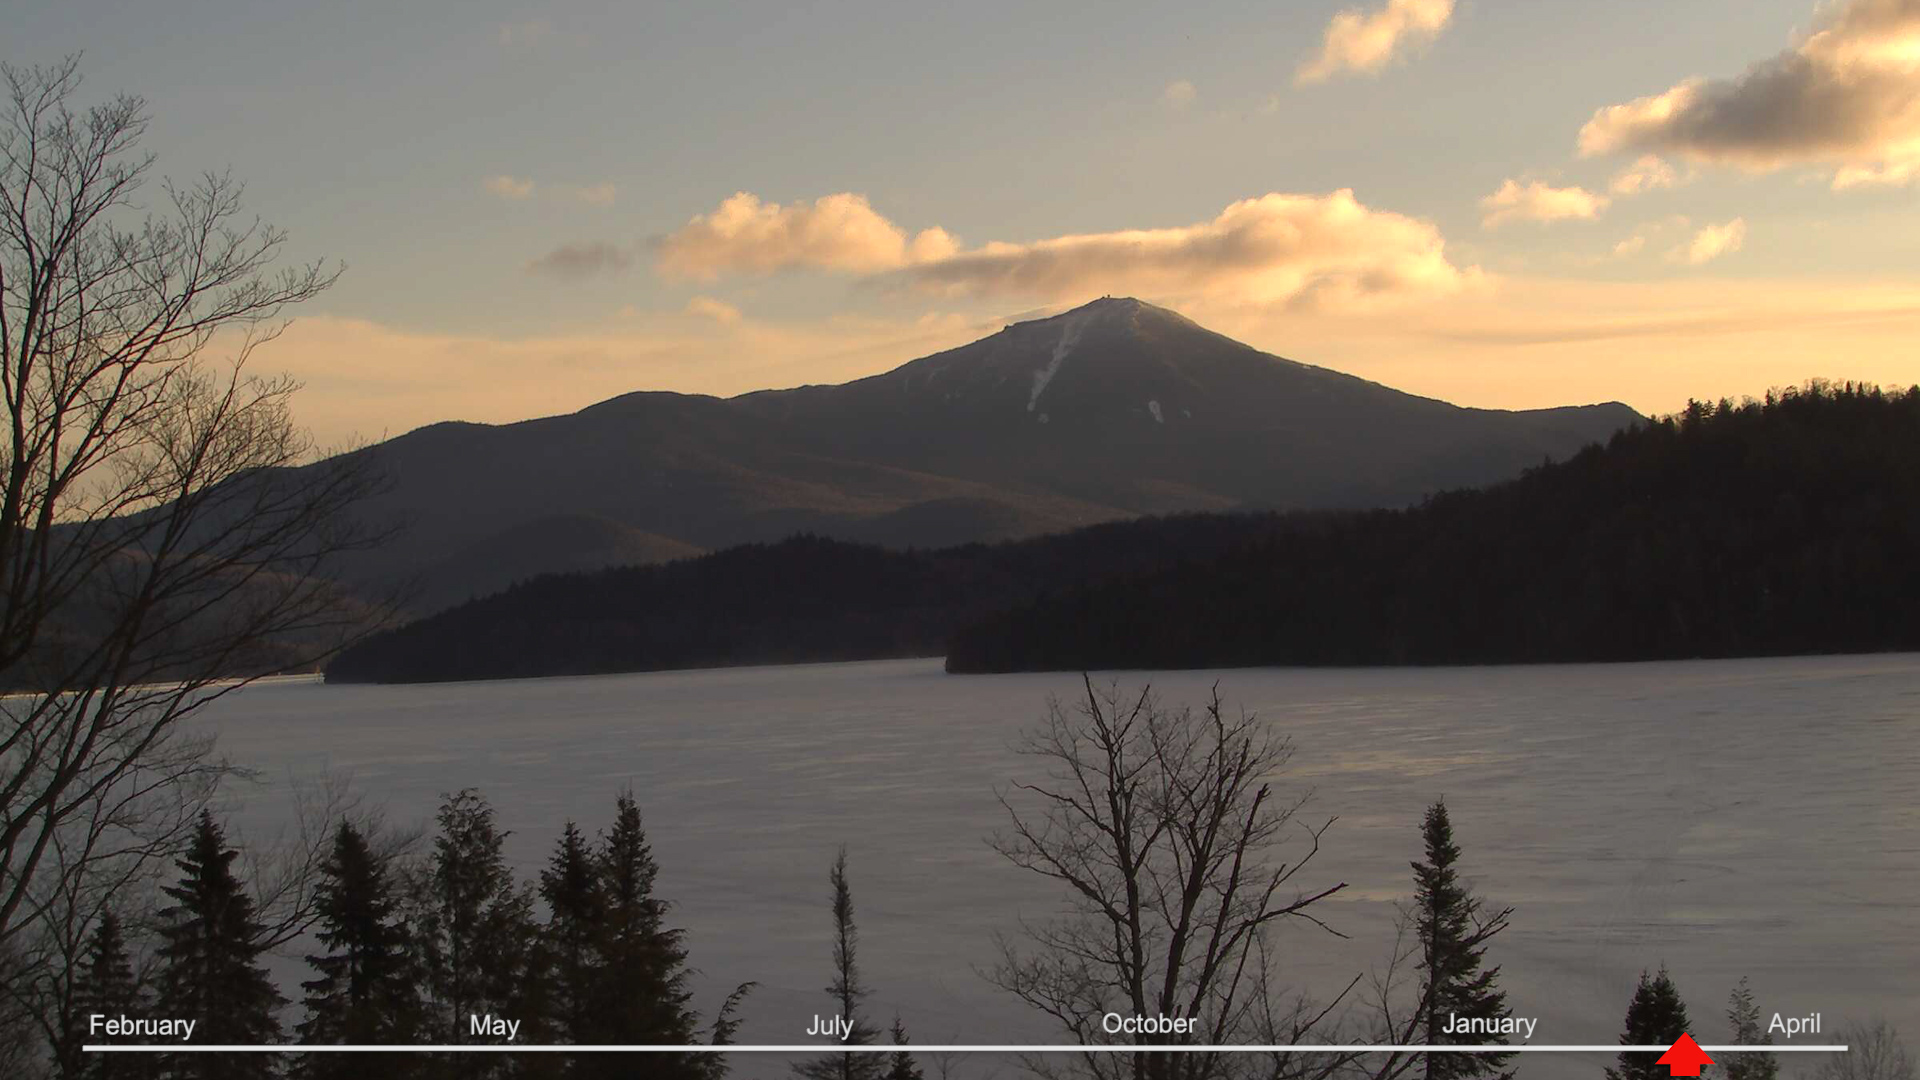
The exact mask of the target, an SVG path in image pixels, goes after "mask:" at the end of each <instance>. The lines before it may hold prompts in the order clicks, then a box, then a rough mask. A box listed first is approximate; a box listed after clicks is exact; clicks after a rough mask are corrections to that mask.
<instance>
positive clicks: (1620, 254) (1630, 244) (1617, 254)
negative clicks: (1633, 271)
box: [1613, 233, 1647, 259]
mask: <svg viewBox="0 0 1920 1080" xmlns="http://www.w3.org/2000/svg"><path fill="white" fill-rule="evenodd" d="M1646 246H1647V238H1646V237H1645V236H1643V235H1641V234H1639V233H1635V234H1633V235H1632V236H1629V237H1627V238H1626V239H1625V240H1622V241H1620V242H1619V243H1617V244H1615V245H1613V257H1614V258H1616V259H1625V258H1628V257H1630V256H1633V255H1638V254H1640V250H1641V249H1642V248H1644V247H1646Z"/></svg>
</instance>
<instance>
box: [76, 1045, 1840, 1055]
mask: <svg viewBox="0 0 1920 1080" xmlns="http://www.w3.org/2000/svg"><path fill="white" fill-rule="evenodd" d="M80 1049H81V1050H83V1051H85V1052H87V1053H90V1054H91V1053H108V1054H158V1053H167V1054H180V1053H187V1054H427V1053H433V1054H444V1053H456V1054H608V1053H619V1054H818V1053H822V1052H833V1053H848V1054H891V1053H894V1052H895V1051H899V1050H905V1051H907V1052H908V1053H911V1054H961V1053H971V1054H1083V1053H1093V1054H1133V1053H1172V1054H1207V1053H1213V1054H1280V1053H1285V1054H1394V1053H1399V1054H1409V1053H1416V1054H1417V1053H1447V1054H1509V1053H1520V1054H1617V1053H1620V1052H1621V1051H1632V1052H1635V1053H1649V1054H1658V1053H1665V1052H1666V1051H1667V1050H1668V1049H1670V1047H1666V1046H1621V1045H1619V1044H1618V1043H1593V1044H1590V1045H1578V1046H1536V1045H1533V1044H1530V1043H1520V1044H1518V1045H1515V1046H1505V1045H1498V1044H1495V1045H1474V1046H1451V1045H1437V1046H1436V1045H1420V1046H1411V1045H1410V1046H1381V1045H1379V1044H1377V1043H1369V1044H1354V1045H1347V1046H1329V1045H1327V1044H1325V1043H1313V1044H1307V1045H1302V1044H1297V1043H1296V1044H1271V1045H1253V1044H1246V1043H1236V1044H1231V1045H1226V1046H1189V1045H1149V1046H1135V1045H1133V1044H1131V1043H1127V1044H1105V1045H1097V1046H1080V1045H1075V1044H1063V1045H1051V1046H1049V1045H1039V1046H1035V1045H1023V1044H1018V1043H1014V1044H1008V1045H1005V1046H976V1045H945V1046H940V1045H933V1044H923V1043H910V1044H908V1045H905V1046H895V1045H890V1044H889V1045H881V1046H836V1045H833V1044H831V1043H796V1044H793V1045H785V1046H708V1045H706V1044H698V1045H693V1046H653V1045H641V1046H620V1045H567V1046H555V1045H546V1044H543V1045H539V1046H531V1045H529V1046H516V1045H513V1044H511V1043H504V1044H503V1043H481V1044H455V1045H444V1044H443V1045H437V1046H422V1045H419V1044H413V1043H409V1044H406V1045H402V1046H381V1045H372V1044H362V1045H340V1044H338V1043H252V1044H231V1045H211V1044H195V1043H182V1044H179V1045H166V1044H160V1045H142V1046H131V1045H125V1044H121V1045H115V1044H88V1045H86V1046H82V1047H81V1048H80ZM1700 1049H1702V1050H1705V1051H1706V1052H1708V1053H1710V1054H1717V1053H1744V1054H1796V1053H1842V1052H1845V1051H1846V1049H1847V1047H1846V1045H1845V1044H1836V1045H1831V1046H1703V1047H1701V1048H1700Z"/></svg>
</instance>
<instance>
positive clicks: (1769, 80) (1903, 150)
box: [1579, 0, 1920, 188]
mask: <svg viewBox="0 0 1920 1080" xmlns="http://www.w3.org/2000/svg"><path fill="white" fill-rule="evenodd" d="M1579 145H1580V152H1581V153H1582V154H1585V155H1596V154H1611V153H1619V152H1623V151H1626V152H1632V151H1654V152H1665V153H1671V154H1677V155H1680V156H1682V157H1686V158H1690V159H1692V160H1695V161H1703V162H1712V163H1717V164H1723V165H1732V166H1735V167H1738V168H1742V169H1746V170H1749V171H1754V172H1769V171H1772V170H1775V169H1781V168H1786V167H1788V166H1794V165H1807V164H1815V165H1823V166H1827V167H1829V168H1831V169H1832V170H1833V185H1834V186H1835V187H1836V188H1843V187H1852V186H1857V185H1860V184H1868V183H1906V182H1909V181H1911V180H1913V179H1914V178H1915V177H1916V176H1920V0H1848V2H1845V3H1841V4H1838V5H1834V6H1829V7H1826V8H1824V9H1823V11H1822V14H1821V16H1820V17H1819V19H1818V22H1817V29H1816V30H1815V31H1814V32H1813V33H1812V34H1809V35H1807V37H1806V38H1805V39H1804V40H1802V41H1801V42H1800V43H1799V44H1798V45H1796V46H1794V47H1793V48H1791V49H1788V50H1787V51H1785V52H1782V53H1779V54H1777V55H1775V56H1773V57H1772V58H1770V59H1767V60H1763V61H1760V62H1758V63H1755V64H1753V65H1751V66H1750V67H1748V68H1747V70H1746V71H1744V72H1742V73H1741V74H1740V75H1738V76H1736V77H1734V78H1731V79H1703V78H1692V79H1687V80H1684V81H1682V82H1679V83H1676V84H1674V85H1673V86H1672V87H1670V88H1668V89H1667V90H1665V91H1663V92H1661V93H1659V94H1653V95H1650V96H1648V97H1642V98H1636V99H1634V100H1633V101H1629V102H1625V103H1623V104H1619V105H1610V106H1607V107H1606V108H1603V109H1600V110H1599V111H1597V112H1595V113H1594V114H1593V117H1592V119H1590V120H1588V121H1587V123H1586V125H1585V126H1583V127H1582V128H1581V129H1580V140H1579Z"/></svg>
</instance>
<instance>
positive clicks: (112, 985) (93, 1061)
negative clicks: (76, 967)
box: [73, 910, 155, 1080]
mask: <svg viewBox="0 0 1920 1080" xmlns="http://www.w3.org/2000/svg"><path fill="white" fill-rule="evenodd" d="M73 999H74V1010H75V1012H76V1013H77V1014H78V1020H79V1022H80V1025H81V1026H80V1028H79V1030H80V1032H81V1033H83V1034H85V1041H86V1042H90V1043H91V1042H99V1043H114V1042H126V1041H131V1042H140V1041H143V1040H140V1039H132V1040H125V1039H118V1038H115V1037H113V1036H110V1035H92V1034H86V1027H85V1023H86V1020H87V1018H88V1017H90V1016H92V1015H93V1014H95V1013H99V1014H100V1015H102V1016H106V1017H109V1018H113V1019H117V1018H119V1017H122V1016H129V1017H133V1016H142V1015H145V1014H146V1012H147V993H146V987H145V986H143V985H141V983H140V981H139V979H138V977H137V976H135V975H134V973H133V961H132V960H131V959H130V958H129V957H128V956H127V940H126V936H125V935H124V934H123V933H122V931H121V929H120V919H119V917H118V916H117V915H115V914H114V913H113V912H112V911H111V910H109V911H106V912H103V913H102V914H101V916H100V921H99V922H98V923H97V924H95V926H94V928H93V933H92V934H91V935H90V936H89V937H88V938H87V952H86V957H85V959H84V960H83V961H82V962H81V965H80V971H79V974H78V976H77V977H76V978H75V980H74V985H73ZM153 1066H154V1062H153V1059H151V1058H149V1057H147V1056H145V1055H140V1054H89V1055H87V1058H86V1060H85V1061H84V1062H83V1063H82V1064H81V1066H80V1068H79V1070H78V1075H79V1076H80V1077H82V1078H83V1080H147V1078H149V1077H152V1076H153V1075H154V1072H155V1070H154V1068H153Z"/></svg>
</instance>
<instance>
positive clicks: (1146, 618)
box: [947, 384, 1920, 672]
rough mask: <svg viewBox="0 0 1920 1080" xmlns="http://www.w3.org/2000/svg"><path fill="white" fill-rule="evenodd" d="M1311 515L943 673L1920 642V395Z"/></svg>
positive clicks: (1835, 393)
mask: <svg viewBox="0 0 1920 1080" xmlns="http://www.w3.org/2000/svg"><path fill="white" fill-rule="evenodd" d="M1298 526H1299V527H1296V528H1292V529H1288V530H1284V531H1276V532H1274V533H1273V534H1271V535H1269V536H1268V537H1266V538H1265V539H1263V540H1261V541H1259V542H1257V543H1255V544H1252V545H1249V546H1248V547H1246V548H1244V549H1242V550H1239V551H1236V552H1232V553H1229V554H1227V555H1224V556H1222V557H1220V558H1218V559H1214V560H1209V561H1206V562H1204V563H1188V564H1185V565H1180V566H1173V567H1167V568H1160V569H1155V570H1151V571H1148V572H1145V573H1141V574H1130V575H1126V576H1124V577H1122V578H1118V579H1112V580H1106V581H1100V582H1090V583H1087V584H1083V585H1079V586H1075V587H1073V588H1070V589H1066V590H1063V591H1062V592H1060V593H1058V594H1056V595H1053V596H1050V597H1048V598H1046V599H1044V600H1040V601H1036V602H1033V603H1027V604H1022V605H1019V606H1017V607H1015V608H1013V609H1010V610H1008V611H1006V612H1003V613H1000V614H997V615H994V616H990V617H988V618H986V619H982V620H980V621H978V622H975V623H973V624H972V625H970V626H969V627H967V628H966V629H965V630H964V631H962V632H961V633H959V634H957V635H956V636H955V638H954V640H953V642H952V645H951V648H950V650H949V652H948V662H947V663H948V670H950V671H955V672H985V671H1013V670H1041V669H1074V670H1081V669H1090V668H1168V667H1213V666H1237V665H1266V664H1454V663H1504V662H1534V661H1595V660H1644V659H1658V658H1684V657H1724V656H1742V655H1775V654H1787V653H1821V652H1852V651H1875V650H1888V649H1913V648H1920V388H1916V389H1910V390H1907V391H1905V392H1893V393H1887V392H1882V391H1880V390H1878V389H1874V388H1870V387H1856V386H1844V387H1829V386H1826V385H1822V384H1814V385H1811V386H1809V387H1808V388H1806V389H1803V390H1794V391H1787V392H1784V393H1779V394H1770V395H1768V397H1767V399H1766V400H1764V401H1757V402H1748V403H1746V404H1741V405H1735V404H1733V403H1731V402H1721V403H1719V404H1717V405H1703V404H1698V403H1696V404H1694V405H1692V406H1690V407H1689V408H1688V409H1687V411H1686V412H1685V413H1683V414H1681V415H1679V416H1676V417H1672V418H1668V419H1664V420H1661V421H1658V422H1655V423H1651V424H1648V425H1645V426H1641V427H1636V428H1633V429H1630V430H1627V431H1624V432H1622V433H1620V434H1618V435H1616V436H1614V437H1613V439H1612V440H1611V441H1609V442H1608V443H1607V444H1606V445H1605V446H1604V447H1599V446H1596V447H1593V448H1590V449H1588V450H1586V451H1583V452H1581V453H1580V454H1578V455H1576V456H1574V457H1573V458H1571V459H1569V460H1568V461H1566V462H1563V463H1558V464H1551V465H1546V466H1543V467H1541V468H1538V469H1534V470H1532V471H1530V472H1528V473H1527V474H1526V475H1525V476H1523V477H1521V478H1519V479H1517V480H1514V481H1510V482H1508V483H1504V484H1499V485H1496V486H1494V487H1491V488H1487V489H1484V490H1479V491H1461V492H1454V493H1450V494H1446V495H1441V496H1438V497H1436V498H1433V499H1430V500H1428V501H1427V502H1426V503H1424V504H1423V505H1421V506H1419V507H1416V508H1412V509H1409V510H1404V511H1380V512H1374V513H1366V514H1356V515H1345V516H1329V517H1320V518H1315V519H1312V520H1310V521H1302V522H1299V523H1298Z"/></svg>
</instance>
